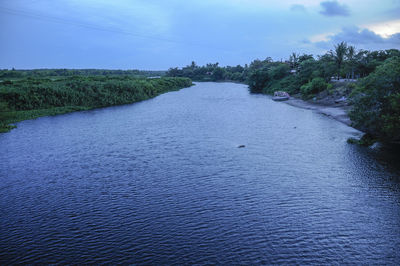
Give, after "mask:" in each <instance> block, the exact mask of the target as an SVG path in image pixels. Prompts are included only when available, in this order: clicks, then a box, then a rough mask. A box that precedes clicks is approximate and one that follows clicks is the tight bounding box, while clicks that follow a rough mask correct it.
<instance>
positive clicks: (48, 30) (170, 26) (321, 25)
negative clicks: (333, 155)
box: [0, 0, 400, 70]
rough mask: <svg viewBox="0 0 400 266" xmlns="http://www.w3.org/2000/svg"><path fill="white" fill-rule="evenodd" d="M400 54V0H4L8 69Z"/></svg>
mask: <svg viewBox="0 0 400 266" xmlns="http://www.w3.org/2000/svg"><path fill="white" fill-rule="evenodd" d="M340 41H347V42H348V43H350V44H352V45H355V46H356V48H358V49H368V50H378V49H389V48H396V49H400V0H346V1H345V0H341V1H329V0H328V1H317V0H277V1H275V0H112V1H108V0H0V68H12V67H15V68H17V69H21V68H24V69H26V68H107V69H154V70H162V69H168V68H169V67H173V66H179V67H181V66H184V65H187V64H190V62H191V61H192V60H194V61H195V62H196V63H198V64H201V65H202V64H206V63H209V62H213V63H214V62H219V63H220V64H221V65H237V64H242V65H244V64H245V63H250V62H251V61H252V60H254V59H256V58H259V59H265V58H266V57H272V58H273V59H274V60H281V59H283V60H285V59H287V58H288V57H289V55H290V53H292V52H297V53H312V54H314V55H318V54H323V53H325V52H326V51H328V50H330V49H332V48H333V45H334V44H336V43H338V42H340Z"/></svg>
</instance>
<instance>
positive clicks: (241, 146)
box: [238, 145, 246, 148]
mask: <svg viewBox="0 0 400 266" xmlns="http://www.w3.org/2000/svg"><path fill="white" fill-rule="evenodd" d="M244 147H246V146H245V145H239V146H238V148H244Z"/></svg>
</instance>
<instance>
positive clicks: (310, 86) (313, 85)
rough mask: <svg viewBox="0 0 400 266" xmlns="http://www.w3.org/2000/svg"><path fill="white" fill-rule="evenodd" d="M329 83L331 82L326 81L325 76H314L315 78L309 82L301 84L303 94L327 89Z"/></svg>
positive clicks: (306, 94)
mask: <svg viewBox="0 0 400 266" xmlns="http://www.w3.org/2000/svg"><path fill="white" fill-rule="evenodd" d="M329 85H330V84H328V83H326V82H325V80H324V79H323V78H320V77H317V78H313V80H312V81H310V82H308V83H307V84H305V85H303V86H301V88H300V91H301V93H302V95H303V96H308V95H311V94H316V93H318V92H321V91H323V90H326V89H327V88H328V86H329Z"/></svg>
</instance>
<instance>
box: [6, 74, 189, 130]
mask: <svg viewBox="0 0 400 266" xmlns="http://www.w3.org/2000/svg"><path fill="white" fill-rule="evenodd" d="M191 85H193V83H192V81H191V80H190V79H188V78H152V79H149V78H137V77H129V76H121V77H108V76H89V77H85V76H75V77H65V78H62V79H57V80H52V79H48V78H35V79H34V78H26V79H20V80H12V81H11V80H7V81H4V82H0V133H4V132H8V131H10V130H12V129H13V128H15V125H13V123H16V122H19V121H22V120H29V119H34V118H38V117H42V116H50V115H58V114H64V113H69V112H74V111H82V110H89V109H95V108H101V107H107V106H115V105H122V104H130V103H134V102H139V101H143V100H147V99H150V98H153V97H156V96H158V95H160V94H162V93H165V92H169V91H176V90H179V89H182V88H185V87H190V86H191Z"/></svg>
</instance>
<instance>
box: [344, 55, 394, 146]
mask: <svg viewBox="0 0 400 266" xmlns="http://www.w3.org/2000/svg"><path fill="white" fill-rule="evenodd" d="M352 99H353V102H354V107H353V109H352V111H351V112H350V118H351V120H352V121H353V123H354V126H356V127H358V128H360V129H362V130H363V131H365V132H367V133H370V134H372V135H375V136H376V137H378V138H379V139H381V140H383V141H394V140H400V57H391V58H388V59H386V60H385V61H384V63H383V64H382V65H380V66H378V67H377V68H376V70H375V71H374V72H373V73H371V74H370V75H369V76H368V77H366V78H364V79H362V80H361V81H360V82H359V85H358V86H357V88H356V89H355V91H354V92H353V94H352Z"/></svg>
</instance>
